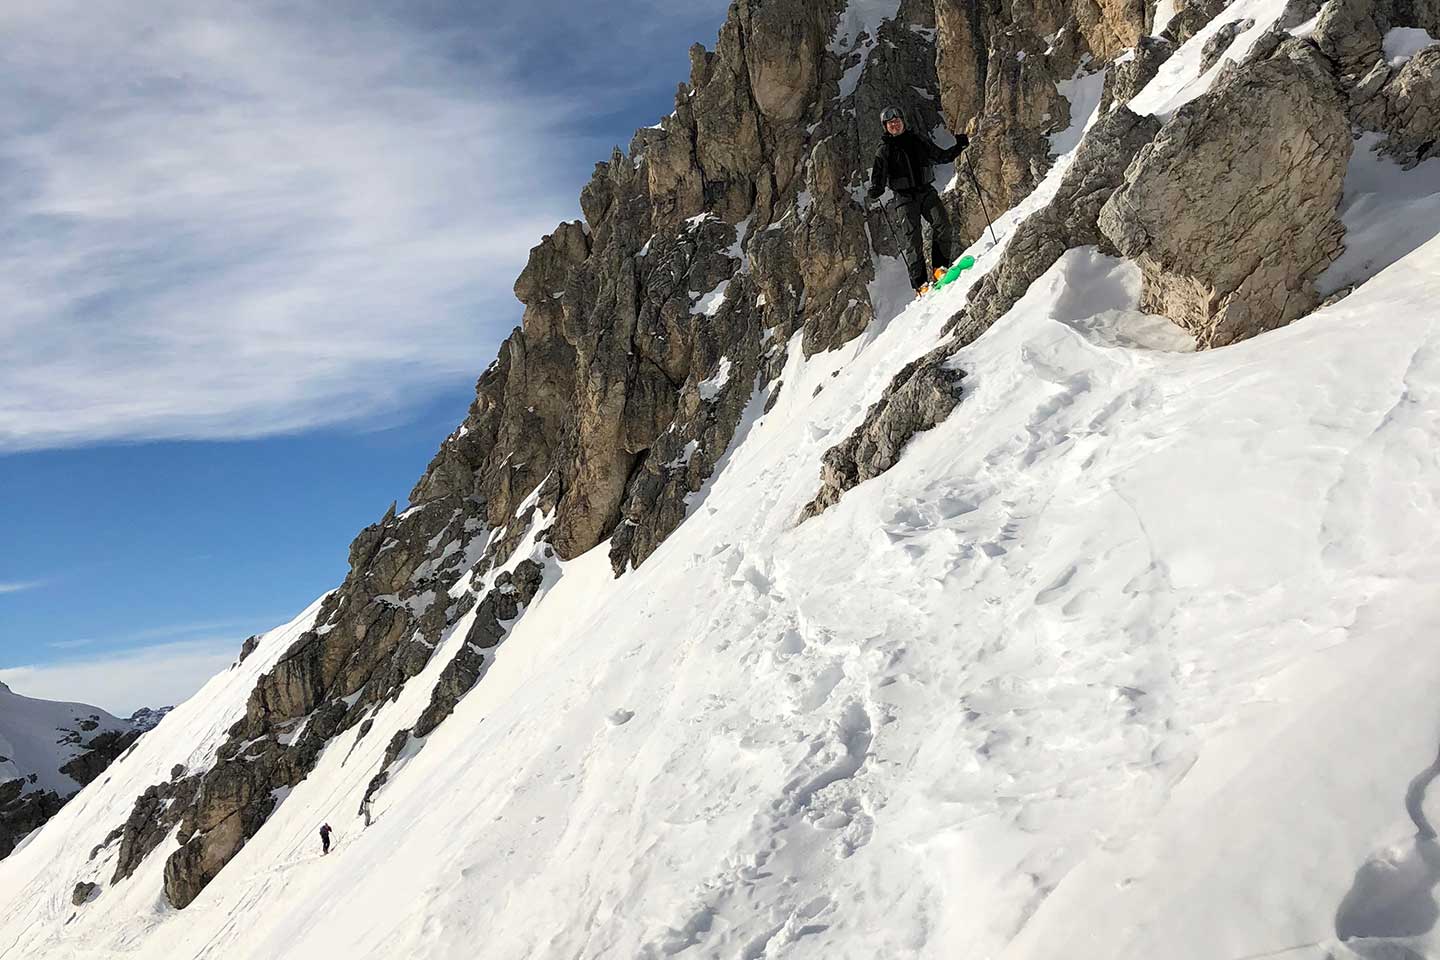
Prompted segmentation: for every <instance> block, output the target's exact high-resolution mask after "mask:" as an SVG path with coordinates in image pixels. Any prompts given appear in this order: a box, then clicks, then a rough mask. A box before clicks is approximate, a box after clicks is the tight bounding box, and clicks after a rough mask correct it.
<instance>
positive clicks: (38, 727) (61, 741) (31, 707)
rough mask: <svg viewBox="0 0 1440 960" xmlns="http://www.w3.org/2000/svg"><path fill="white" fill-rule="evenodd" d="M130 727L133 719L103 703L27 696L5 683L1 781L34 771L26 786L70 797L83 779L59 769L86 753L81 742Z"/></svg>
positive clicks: (0, 704)
mask: <svg viewBox="0 0 1440 960" xmlns="http://www.w3.org/2000/svg"><path fill="white" fill-rule="evenodd" d="M82 724H83V725H84V726H82ZM86 726H88V727H89V729H86V728H85V727H86ZM130 729H131V724H130V723H129V722H127V721H125V720H120V719H118V718H116V717H112V716H111V715H110V714H108V713H106V712H105V711H104V710H101V709H100V708H99V707H92V706H90V705H88V704H84V703H57V702H56V701H53V700H36V699H33V698H31V697H22V696H20V695H19V694H17V693H14V692H13V691H11V689H10V688H9V687H7V686H6V685H5V684H3V683H0V783H4V782H6V781H7V780H15V779H18V778H20V777H29V776H31V775H32V774H33V775H35V777H36V778H37V779H36V780H35V783H34V785H33V786H32V787H27V788H26V790H27V791H28V790H31V789H36V790H53V791H55V792H56V793H58V794H60V795H61V796H62V797H65V796H69V795H70V794H72V793H74V792H75V791H76V790H77V789H78V788H79V786H80V784H78V783H76V782H75V781H74V780H73V779H71V778H70V777H69V776H68V775H66V774H64V773H61V772H60V768H61V767H63V766H64V765H65V764H67V763H69V762H70V761H71V760H73V759H75V757H76V756H78V755H79V754H82V753H84V752H85V747H84V746H83V745H82V743H81V742H80V741H81V740H84V741H89V740H92V739H94V737H95V736H96V735H98V734H101V733H107V732H110V731H114V730H130Z"/></svg>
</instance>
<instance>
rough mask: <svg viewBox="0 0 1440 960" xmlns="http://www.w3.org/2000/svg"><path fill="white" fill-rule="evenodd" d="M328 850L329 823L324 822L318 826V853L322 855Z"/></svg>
mask: <svg viewBox="0 0 1440 960" xmlns="http://www.w3.org/2000/svg"><path fill="white" fill-rule="evenodd" d="M329 852H330V824H328V823H326V824H323V825H321V827H320V855H321V856H324V855H325V854H327V853H329Z"/></svg>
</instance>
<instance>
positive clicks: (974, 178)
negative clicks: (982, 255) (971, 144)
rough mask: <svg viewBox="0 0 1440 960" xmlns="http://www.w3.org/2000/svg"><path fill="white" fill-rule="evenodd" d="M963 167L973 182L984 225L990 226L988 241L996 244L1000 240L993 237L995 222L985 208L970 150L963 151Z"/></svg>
mask: <svg viewBox="0 0 1440 960" xmlns="http://www.w3.org/2000/svg"><path fill="white" fill-rule="evenodd" d="M965 168H966V169H967V170H968V171H969V172H970V182H971V183H973V184H975V199H976V200H979V201H980V212H981V213H983V214H985V225H986V226H987V227H989V228H990V243H991V245H994V244H997V243H999V242H1000V241H999V240H996V239H995V223H994V221H993V220H991V219H990V211H989V210H987V209H985V196H984V193H983V192H982V191H981V189H980V178H979V177H977V176H975V164H974V163H973V162H971V160H970V151H969V150H966V151H965Z"/></svg>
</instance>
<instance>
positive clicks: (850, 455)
mask: <svg viewBox="0 0 1440 960" xmlns="http://www.w3.org/2000/svg"><path fill="white" fill-rule="evenodd" d="M950 353H951V347H950V346H949V345H948V344H946V345H945V346H942V347H940V348H938V349H936V350H934V351H932V352H931V353H929V354H927V355H926V356H924V357H922V358H920V359H919V360H916V361H914V362H912V363H910V364H908V365H907V366H906V367H905V368H904V369H903V370H901V371H900V372H899V373H898V374H896V375H895V378H894V379H893V380H892V381H891V382H890V385H889V386H888V387H886V388H885V392H884V394H883V395H882V396H881V397H880V399H879V400H878V401H876V402H875V404H874V405H872V406H871V407H870V409H869V410H868V411H866V414H865V421H864V423H862V424H861V425H860V427H859V428H858V429H857V430H856V431H855V432H854V433H852V434H851V435H850V436H849V437H847V438H846V439H845V441H844V442H843V443H840V444H838V445H837V446H834V447H831V448H830V449H829V450H827V451H826V452H825V456H824V457H823V458H822V461H821V467H820V491H819V492H818V493H817V494H816V496H815V499H814V500H812V501H811V502H810V503H809V504H807V505H806V507H805V509H804V510H803V511H801V513H800V521H801V522H804V521H805V520H808V519H810V518H811V517H814V516H818V515H819V514H821V513H823V512H824V511H825V510H827V509H829V508H830V507H832V506H834V505H835V504H836V503H837V502H839V500H840V497H841V495H842V494H844V492H845V491H846V490H850V489H851V488H853V487H856V486H858V485H860V484H861V483H864V482H865V481H866V480H871V479H873V478H875V477H878V476H880V474H882V473H884V472H885V471H886V470H889V469H890V468H891V467H893V466H894V465H895V464H896V463H897V462H898V461H899V459H900V455H901V454H902V453H903V452H904V449H905V447H906V445H907V444H909V442H910V441H911V440H912V439H914V437H915V435H916V434H918V433H922V432H923V431H926V430H929V429H931V428H933V427H934V426H935V425H936V424H937V423H940V422H941V421H942V420H944V419H945V418H946V417H948V416H949V415H950V411H952V410H954V409H955V406H956V405H957V404H958V403H959V402H960V399H961V397H962V396H963V394H964V390H963V388H962V386H961V380H963V379H964V377H965V373H964V371H962V370H959V369H957V368H955V367H954V366H953V365H952V364H951V362H950Z"/></svg>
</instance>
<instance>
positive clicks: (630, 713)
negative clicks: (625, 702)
mask: <svg viewBox="0 0 1440 960" xmlns="http://www.w3.org/2000/svg"><path fill="white" fill-rule="evenodd" d="M634 716H635V711H634V710H626V709H624V708H621V709H619V710H613V711H611V713H610V716H608V717H606V718H605V719H606V720H609V721H610V726H612V727H619V726H623V725H624V724H627V723H629V722H630V721H631V719H633V718H634Z"/></svg>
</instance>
